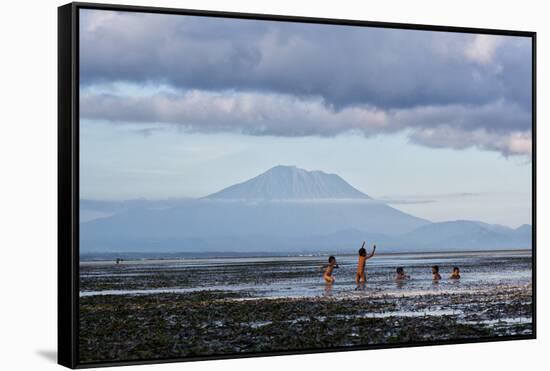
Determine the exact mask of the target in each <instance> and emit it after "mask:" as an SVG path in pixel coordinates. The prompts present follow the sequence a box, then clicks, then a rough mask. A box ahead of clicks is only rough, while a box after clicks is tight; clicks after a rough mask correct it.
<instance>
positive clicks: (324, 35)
mask: <svg viewBox="0 0 550 371" xmlns="http://www.w3.org/2000/svg"><path fill="white" fill-rule="evenodd" d="M80 12H81V14H80V17H81V20H80V28H81V29H80V83H81V91H80V114H81V117H80V161H81V164H80V171H81V183H80V187H81V198H86V199H97V200H121V199H135V198H147V199H166V198H183V197H201V196H206V195H208V194H210V193H214V192H216V191H218V190H220V189H222V188H225V187H227V186H230V185H232V184H234V183H237V182H242V181H244V180H247V179H249V178H252V177H254V176H256V175H258V174H260V173H262V172H264V171H266V170H268V169H269V168H271V167H273V166H276V165H295V166H298V167H301V168H305V169H307V170H323V171H326V172H329V173H336V174H338V175H340V176H341V177H342V178H344V179H345V180H346V181H348V182H349V183H350V184H351V185H353V186H354V187H355V188H357V189H359V190H361V191H363V192H365V193H366V194H368V195H369V196H371V197H374V198H377V199H380V200H383V201H385V202H388V203H390V204H391V205H392V206H394V207H396V208H398V209H400V210H403V211H405V212H409V213H411V214H414V215H416V216H420V217H423V218H427V219H429V220H433V221H443V220H456V219H471V220H481V221H485V222H489V223H498V224H505V225H509V226H512V227H516V226H519V225H521V224H524V223H531V170H532V164H531V160H530V159H531V151H532V143H531V142H532V139H531V135H532V133H531V40H530V39H529V38H523V37H513V36H492V35H481V34H461V33H448V32H433V31H417V30H397V29H382V28H371V27H352V26H336V25H318V24H301V23H290V22H268V21H254V20H237V19H223V18H209V17H196V16H179V15H161V14H143V13H131V12H110V11H100V10H81V11H80Z"/></svg>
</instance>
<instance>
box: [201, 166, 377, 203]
mask: <svg viewBox="0 0 550 371" xmlns="http://www.w3.org/2000/svg"><path fill="white" fill-rule="evenodd" d="M206 198H208V199H218V200H220V199H225V200H229V199H239V200H288V199H293V200H296V199H300V200H307V199H348V198H349V199H368V198H369V197H368V196H367V195H366V194H364V193H362V192H360V191H359V190H357V189H355V188H353V187H352V186H351V185H349V184H348V183H347V182H346V181H345V180H344V179H342V178H340V177H339V176H338V175H336V174H327V173H324V172H322V171H307V170H304V169H299V168H297V167H295V166H275V167H273V168H271V169H269V170H268V171H266V172H265V173H263V174H260V175H258V176H257V177H254V178H252V179H250V180H247V181H245V182H243V183H239V184H235V185H232V186H230V187H227V188H225V189H222V190H221V191H219V192H216V193H214V194H212V195H210V196H207V197H206Z"/></svg>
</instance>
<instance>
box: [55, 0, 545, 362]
mask: <svg viewBox="0 0 550 371" xmlns="http://www.w3.org/2000/svg"><path fill="white" fill-rule="evenodd" d="M81 9H96V10H115V11H127V12H141V13H161V14H177V15H193V16H208V17H222V18H238V19H253V20H269V21H285V22H299V23H316V24H333V25H351V26H366V27H378V28H393V29H405V30H427V31H444V32H457V33H475V34H490V35H506V36H522V37H528V38H530V39H531V42H532V123H531V125H532V128H531V129H532V140H533V143H532V148H533V150H532V226H533V228H532V233H533V235H532V241H533V243H532V264H533V265H532V285H533V286H532V287H533V305H532V310H533V313H532V321H533V331H532V334H530V335H514V336H506V337H498V338H497V337H495V338H479V339H468V340H442V341H438V342H433V343H426V342H422V343H403V344H383V345H365V346H353V347H341V348H328V349H318V348H316V349H306V350H290V351H277V352H261V353H246V354H231V355H215V356H204V357H189V358H172V359H151V360H148V359H143V360H139V361H116V362H97V363H86V364H82V363H80V362H79V358H78V343H79V342H78V334H79V328H78V323H79V321H78V320H79V310H78V308H79V307H78V305H79V140H78V139H79V10H81ZM536 35H537V34H536V32H531V31H514V30H501V29H488V28H468V27H454V26H453V27H451V26H436V25H424V24H406V23H391V22H372V21H359V20H349V19H331V18H313V17H301V16H300V17H298V16H285V15H272V14H253V13H236V12H224V11H205V10H190V9H175V8H160V7H145V6H129V5H113V4H98V3H80V2H76V3H70V4H67V5H63V6H61V7H59V8H58V363H59V364H60V365H63V366H66V367H69V368H88V367H98V366H122V365H136V364H151V363H167V362H182V361H202V360H217V359H228V358H246V357H260V356H276V355H289V354H307V353H322V352H341V351H353V350H368V349H382V348H384V349H385V348H401V347H417V346H431V345H448V344H463V343H480V342H494V341H508V340H528V339H535V338H536V337H537V335H536V334H537V332H536V329H537V317H536V314H537V313H536V297H537V293H536V291H537V287H536V251H537V244H536V230H537V222H536V217H537V215H536V198H537V197H536V196H537V193H536V173H537V171H536V169H537V166H536V157H537V156H536V152H537V151H536V141H537V139H536V138H537V137H536V101H537V95H536Z"/></svg>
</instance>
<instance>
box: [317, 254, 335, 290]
mask: <svg viewBox="0 0 550 371" xmlns="http://www.w3.org/2000/svg"><path fill="white" fill-rule="evenodd" d="M321 268H322V269H324V270H325V271H324V273H323V278H324V279H325V282H326V283H327V284H329V285H332V284H333V283H334V281H335V280H334V277H333V276H332V271H333V270H334V268H338V264H336V258H335V257H334V256H332V255H331V256H329V258H328V265H323V266H321Z"/></svg>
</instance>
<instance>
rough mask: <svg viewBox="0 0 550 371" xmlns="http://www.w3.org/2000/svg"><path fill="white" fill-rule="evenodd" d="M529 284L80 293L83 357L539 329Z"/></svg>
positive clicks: (436, 338)
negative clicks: (309, 292) (296, 293)
mask: <svg viewBox="0 0 550 371" xmlns="http://www.w3.org/2000/svg"><path fill="white" fill-rule="evenodd" d="M531 314H532V287H531V284H517V285H514V284H509V285H499V286H488V287H484V288H483V289H480V290H470V291H462V292H452V291H451V292H441V293H435V294H434V293H427V294H421V295H400V294H398V293H397V294H395V293H394V294H387V293H376V292H370V293H366V294H365V293H360V292H359V293H351V294H350V295H346V296H330V295H326V296H317V297H307V296H304V297H258V296H256V295H253V294H252V293H247V292H245V291H239V292H234V291H215V290H209V291H207V290H203V291H195V292H188V293H179V294H174V293H159V294H154V295H94V296H88V297H81V298H80V316H79V320H80V337H79V341H80V348H79V349H80V355H79V356H80V360H81V362H83V363H86V362H95V361H115V360H138V359H161V358H173V357H186V356H205V355H223V354H234V353H241V354H242V353H250V352H262V351H285V350H299V349H313V348H327V347H346V346H357V345H369V344H402V343H409V342H415V343H419V342H420V343H421V342H433V341H441V340H449V339H451V340H458V339H474V338H475V339H479V338H489V337H498V336H506V335H529V334H531V333H532V323H531Z"/></svg>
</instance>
